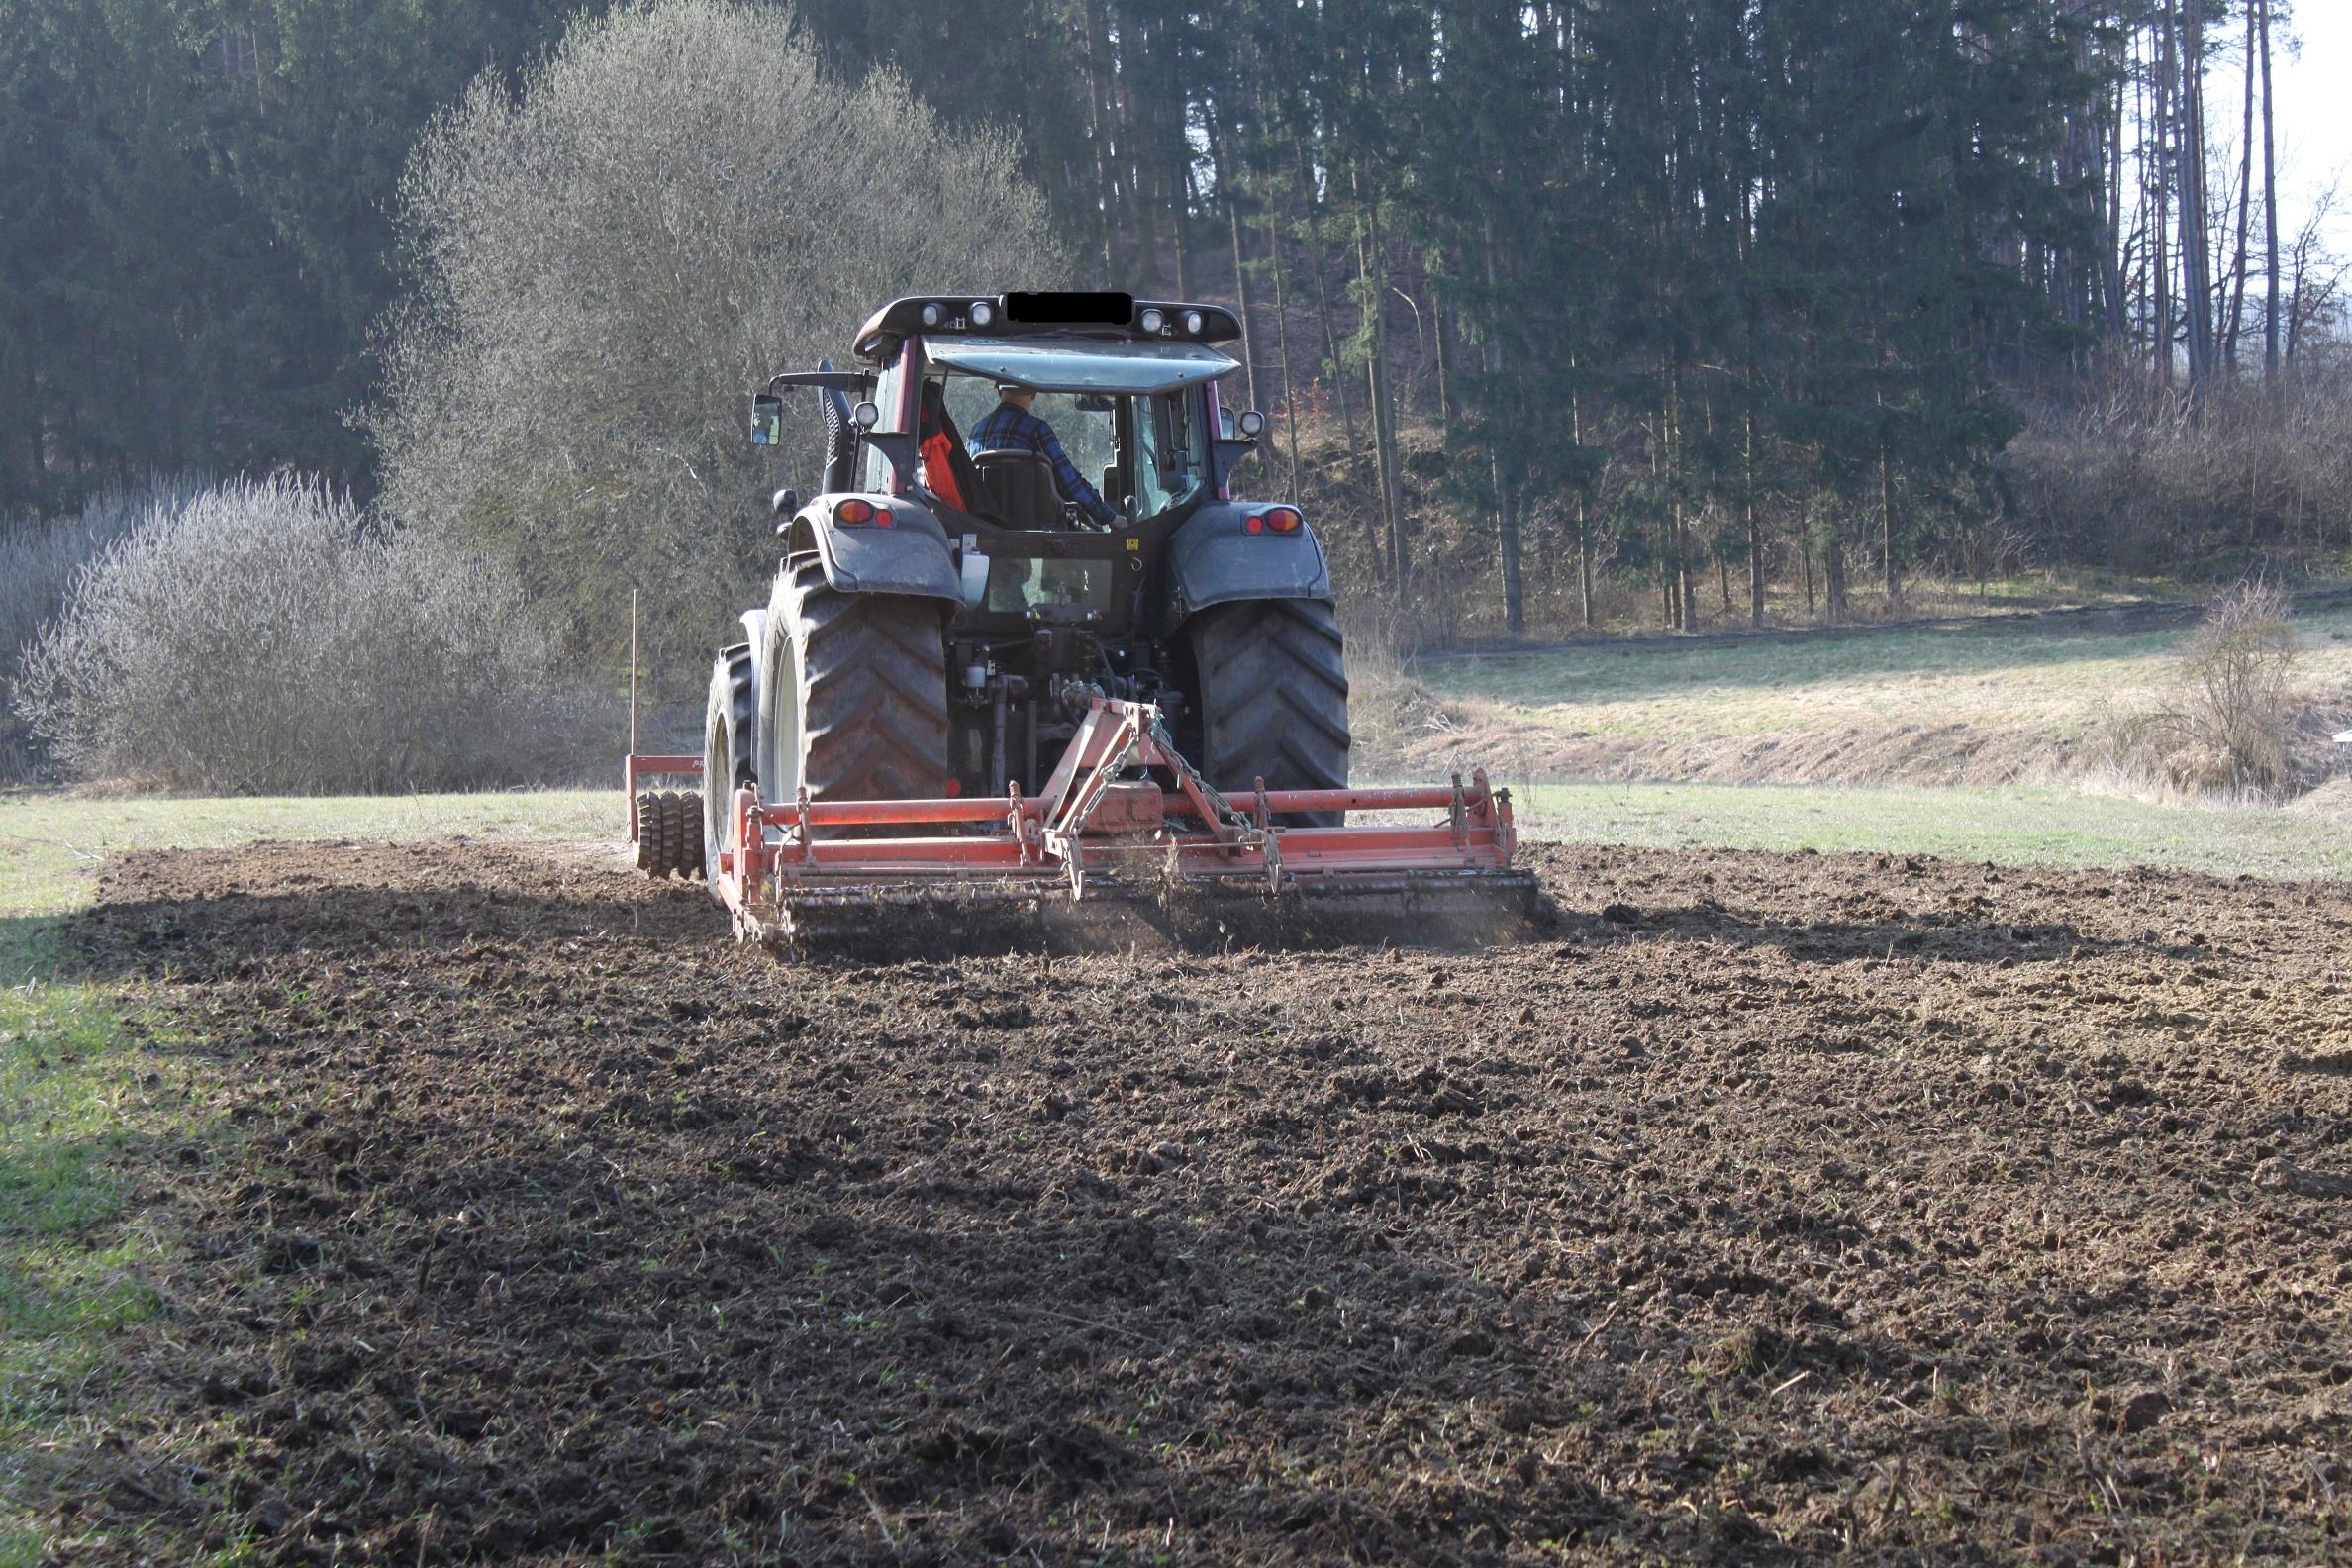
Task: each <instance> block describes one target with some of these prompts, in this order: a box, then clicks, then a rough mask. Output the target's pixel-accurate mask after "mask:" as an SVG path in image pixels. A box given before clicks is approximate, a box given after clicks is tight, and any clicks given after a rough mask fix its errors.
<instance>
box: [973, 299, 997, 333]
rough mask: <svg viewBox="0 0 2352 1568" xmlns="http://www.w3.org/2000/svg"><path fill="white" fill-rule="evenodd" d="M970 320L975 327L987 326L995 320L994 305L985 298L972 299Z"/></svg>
mask: <svg viewBox="0 0 2352 1568" xmlns="http://www.w3.org/2000/svg"><path fill="white" fill-rule="evenodd" d="M970 320H971V323H972V325H973V326H975V327H988V326H991V325H993V324H994V323H995V321H996V307H995V306H994V305H991V304H989V303H988V301H986V300H974V301H972V309H971V312H970Z"/></svg>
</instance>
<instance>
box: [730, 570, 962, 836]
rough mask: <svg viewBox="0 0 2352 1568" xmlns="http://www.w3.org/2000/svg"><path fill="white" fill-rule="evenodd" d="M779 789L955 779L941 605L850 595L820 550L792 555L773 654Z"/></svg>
mask: <svg viewBox="0 0 2352 1568" xmlns="http://www.w3.org/2000/svg"><path fill="white" fill-rule="evenodd" d="M760 673H761V681H760V702H761V705H762V711H761V713H760V716H759V718H760V725H759V756H758V763H759V776H760V778H761V779H762V780H764V781H766V792H767V798H768V799H769V800H771V801H773V802H774V803H775V804H777V805H779V806H789V805H791V804H792V802H793V801H794V800H795V799H796V798H797V797H798V794H799V791H800V790H801V789H802V787H804V786H806V787H807V789H808V791H809V798H810V799H811V800H836V801H837V800H927V799H931V798H932V797H935V796H939V795H944V794H946V793H948V791H949V789H950V780H951V779H952V778H953V776H954V774H953V770H952V769H950V768H949V767H948V765H947V640H946V637H944V636H943V635H942V626H941V610H940V606H939V605H938V604H936V603H934V602H933V601H931V600H929V599H919V598H914V597H911V596H909V595H905V594H845V593H839V592H836V591H835V590H834V589H833V587H832V586H831V585H830V584H828V583H827V582H826V580H825V568H824V565H823V563H822V562H820V561H819V560H818V559H817V557H816V556H814V555H802V556H796V557H794V558H793V559H791V560H788V561H786V562H785V563H784V570H783V572H782V573H781V574H779V575H778V577H777V579H776V591H775V596H774V598H773V599H772V600H771V601H770V602H769V605H768V616H767V643H766V647H765V649H764V650H763V653H762V657H761V672H760Z"/></svg>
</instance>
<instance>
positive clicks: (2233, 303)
mask: <svg viewBox="0 0 2352 1568" xmlns="http://www.w3.org/2000/svg"><path fill="white" fill-rule="evenodd" d="M2253 210H2254V0H2246V92H2245V107H2244V110H2243V112H2242V114H2241V115H2240V118H2239V126H2238V210H2237V244H2236V245H2235V247H2234V248H2235V251H2236V256H2235V259H2233V260H2232V261H2231V263H2230V267H2229V330H2228V332H2227V333H2226V335H2225V336H2224V338H2223V342H2222V349H2221V356H2222V358H2223V360H2224V361H2225V362H2226V363H2227V364H2228V366H2229V377H2230V379H2231V380H2233V381H2234V380H2236V379H2237V369H2238V329H2239V327H2241V326H2242V325H2243V324H2244V322H2245V319H2246V238H2247V230H2248V229H2249V227H2250V224H2249V222H2248V220H2249V219H2250V218H2251V216H2252V214H2253Z"/></svg>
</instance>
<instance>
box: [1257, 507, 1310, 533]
mask: <svg viewBox="0 0 2352 1568" xmlns="http://www.w3.org/2000/svg"><path fill="white" fill-rule="evenodd" d="M1300 522H1301V519H1300V517H1299V509H1298V508H1297V507H1286V506H1278V507H1268V508H1266V510H1265V511H1263V512H1261V513H1259V514H1258V515H1257V516H1255V517H1253V518H1251V519H1250V520H1249V532H1250V533H1252V534H1256V533H1259V532H1261V531H1262V532H1264V533H1268V534H1296V533H1298V532H1299V524H1300Z"/></svg>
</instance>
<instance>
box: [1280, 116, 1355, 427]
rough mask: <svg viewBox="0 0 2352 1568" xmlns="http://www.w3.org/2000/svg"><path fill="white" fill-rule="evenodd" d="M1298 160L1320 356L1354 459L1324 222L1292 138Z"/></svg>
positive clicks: (1300, 149)
mask: <svg viewBox="0 0 2352 1568" xmlns="http://www.w3.org/2000/svg"><path fill="white" fill-rule="evenodd" d="M1291 149H1292V151H1294V152H1295V153H1296V154H1297V155H1298V160H1299V195H1300V197H1301V199H1302V200H1304V201H1305V202H1306V203H1307V264H1308V266H1310V267H1311V268H1313V269H1314V272H1315V307H1316V313H1317V315H1319V316H1320V317H1321V318H1322V320H1323V359H1324V362H1325V363H1327V364H1329V365H1330V367H1331V395H1332V396H1333V397H1334V398H1336V399H1338V402H1339V428H1340V430H1342V431H1343V432H1345V433H1346V436H1347V456H1348V460H1349V462H1351V463H1352V462H1353V461H1354V460H1355V452H1356V434H1355V416H1354V415H1353V414H1351V413H1349V412H1348V408H1347V376H1346V374H1345V372H1344V371H1343V370H1342V369H1341V367H1340V363H1339V335H1338V333H1337V331H1336V330H1335V329H1334V328H1333V327H1332V325H1331V285H1330V280H1329V279H1328V278H1326V277H1325V276H1324V275H1323V223H1322V220H1321V219H1319V218H1318V217H1317V216H1316V206H1315V181H1314V180H1313V179H1311V178H1309V176H1308V172H1307V148H1306V147H1305V146H1304V145H1303V144H1301V143H1297V142H1294V143H1292V144H1291Z"/></svg>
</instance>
